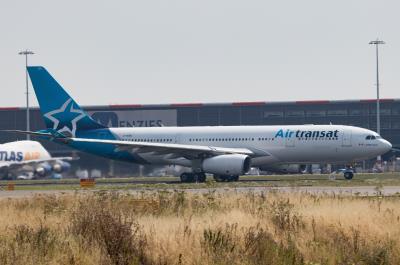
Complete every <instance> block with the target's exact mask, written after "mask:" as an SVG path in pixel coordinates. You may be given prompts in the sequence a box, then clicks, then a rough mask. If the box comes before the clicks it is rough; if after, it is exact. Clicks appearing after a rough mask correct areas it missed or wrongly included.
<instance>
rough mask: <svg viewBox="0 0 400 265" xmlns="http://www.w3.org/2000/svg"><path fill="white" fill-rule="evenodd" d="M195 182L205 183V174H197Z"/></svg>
mask: <svg viewBox="0 0 400 265" xmlns="http://www.w3.org/2000/svg"><path fill="white" fill-rule="evenodd" d="M196 175H197V181H198V182H205V181H206V174H204V173H203V172H201V173H197V174H196Z"/></svg>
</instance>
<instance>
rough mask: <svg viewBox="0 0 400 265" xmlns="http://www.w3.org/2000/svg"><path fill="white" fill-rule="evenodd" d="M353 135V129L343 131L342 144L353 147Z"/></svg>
mask: <svg viewBox="0 0 400 265" xmlns="http://www.w3.org/2000/svg"><path fill="white" fill-rule="evenodd" d="M351 137H352V131H351V130H345V131H343V134H342V146H345V147H351V146H352V144H351Z"/></svg>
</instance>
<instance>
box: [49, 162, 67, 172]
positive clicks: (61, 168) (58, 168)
mask: <svg viewBox="0 0 400 265" xmlns="http://www.w3.org/2000/svg"><path fill="white" fill-rule="evenodd" d="M70 168H71V165H70V164H69V163H67V162H64V161H57V162H56V163H55V164H54V165H53V171H54V172H55V173H63V172H65V171H68V170H69V169H70Z"/></svg>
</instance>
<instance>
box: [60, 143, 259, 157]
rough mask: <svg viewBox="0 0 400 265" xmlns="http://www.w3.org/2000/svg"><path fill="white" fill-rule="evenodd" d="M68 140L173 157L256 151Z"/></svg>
mask: <svg viewBox="0 0 400 265" xmlns="http://www.w3.org/2000/svg"><path fill="white" fill-rule="evenodd" d="M64 141H66V142H75V143H96V144H105V145H113V146H115V147H116V149H118V150H121V151H124V150H125V151H128V152H132V153H136V154H145V153H151V154H153V155H166V156H169V157H170V158H171V159H172V158H178V157H185V158H187V159H195V158H199V157H210V156H216V155H223V154H243V155H249V156H254V155H255V153H254V152H253V151H251V150H249V149H247V148H226V147H215V146H205V145H186V144H173V143H171V144H167V143H149V142H129V141H120V140H101V139H86V138H64Z"/></svg>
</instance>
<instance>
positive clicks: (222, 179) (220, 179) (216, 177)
mask: <svg viewBox="0 0 400 265" xmlns="http://www.w3.org/2000/svg"><path fill="white" fill-rule="evenodd" d="M214 180H215V181H216V182H223V181H225V178H224V176H221V175H214Z"/></svg>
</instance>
